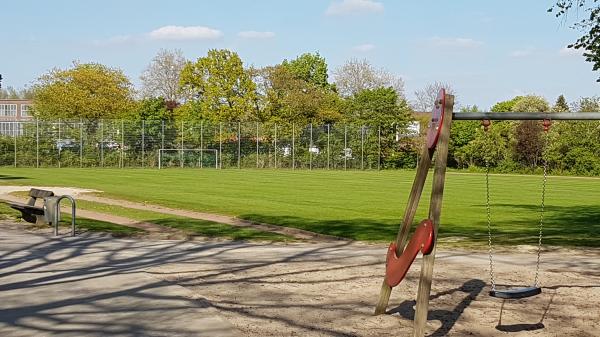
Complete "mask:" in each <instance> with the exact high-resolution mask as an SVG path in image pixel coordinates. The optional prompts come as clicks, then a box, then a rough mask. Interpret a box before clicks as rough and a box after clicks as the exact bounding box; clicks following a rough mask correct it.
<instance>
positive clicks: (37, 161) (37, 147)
mask: <svg viewBox="0 0 600 337" xmlns="http://www.w3.org/2000/svg"><path fill="white" fill-rule="evenodd" d="M35 167H36V168H39V167H40V124H39V120H38V119H37V118H36V119H35Z"/></svg>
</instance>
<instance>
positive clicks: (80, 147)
mask: <svg viewBox="0 0 600 337" xmlns="http://www.w3.org/2000/svg"><path fill="white" fill-rule="evenodd" d="M79 167H83V119H81V118H80V119H79Z"/></svg>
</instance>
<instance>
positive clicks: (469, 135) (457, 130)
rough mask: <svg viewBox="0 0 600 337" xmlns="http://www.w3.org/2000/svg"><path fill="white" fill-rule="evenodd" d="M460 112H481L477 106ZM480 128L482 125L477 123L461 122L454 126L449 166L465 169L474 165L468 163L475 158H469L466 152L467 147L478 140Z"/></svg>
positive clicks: (449, 145)
mask: <svg viewBox="0 0 600 337" xmlns="http://www.w3.org/2000/svg"><path fill="white" fill-rule="evenodd" d="M460 112H479V108H478V107H477V106H476V105H473V106H469V105H467V106H464V107H462V108H461V109H460ZM479 128H480V123H479V122H477V121H459V122H455V123H453V124H452V132H451V133H450V143H449V144H448V165H449V166H457V167H465V166H468V165H469V164H470V165H474V163H473V162H471V163H469V161H468V159H472V158H473V156H469V154H468V153H466V152H465V151H466V146H467V145H468V144H469V143H470V142H472V141H473V140H474V139H475V138H476V136H477V130H478V129H479Z"/></svg>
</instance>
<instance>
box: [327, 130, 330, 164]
mask: <svg viewBox="0 0 600 337" xmlns="http://www.w3.org/2000/svg"><path fill="white" fill-rule="evenodd" d="M330 127H331V124H327V169H328V170H329V128H330Z"/></svg>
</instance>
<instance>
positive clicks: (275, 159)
mask: <svg viewBox="0 0 600 337" xmlns="http://www.w3.org/2000/svg"><path fill="white" fill-rule="evenodd" d="M275 169H277V123H275Z"/></svg>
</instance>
